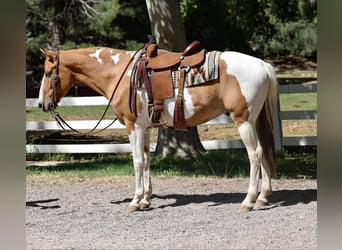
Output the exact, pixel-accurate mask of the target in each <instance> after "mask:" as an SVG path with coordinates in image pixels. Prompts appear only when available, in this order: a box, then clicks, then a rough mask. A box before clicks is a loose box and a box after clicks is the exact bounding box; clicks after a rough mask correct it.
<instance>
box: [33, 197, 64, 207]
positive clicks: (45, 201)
mask: <svg viewBox="0 0 342 250" xmlns="http://www.w3.org/2000/svg"><path fill="white" fill-rule="evenodd" d="M55 201H59V199H49V200H39V201H27V202H26V206H27V207H38V208H41V209H55V208H60V207H61V206H58V205H55V206H46V205H41V204H40V203H43V204H46V203H50V202H55Z"/></svg>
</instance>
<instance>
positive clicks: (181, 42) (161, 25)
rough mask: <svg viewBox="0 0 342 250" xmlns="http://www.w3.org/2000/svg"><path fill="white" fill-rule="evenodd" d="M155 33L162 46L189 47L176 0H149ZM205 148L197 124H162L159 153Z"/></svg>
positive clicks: (183, 154) (189, 153) (189, 154)
mask: <svg viewBox="0 0 342 250" xmlns="http://www.w3.org/2000/svg"><path fill="white" fill-rule="evenodd" d="M146 5H147V9H148V13H149V18H150V23H151V30H152V34H153V35H154V36H155V37H156V40H157V44H158V46H159V47H160V48H163V49H166V50H169V51H177V52H180V51H183V50H184V49H185V47H186V45H187V44H186V37H185V29H184V25H183V21H182V17H181V14H180V9H179V4H178V1H176V0H160V1H153V0H146ZM204 151H205V149H204V147H203V145H202V143H201V141H200V139H199V136H198V132H197V127H191V128H189V130H188V131H179V130H176V129H174V128H173V127H169V128H159V129H158V141H157V147H156V150H155V155H160V156H162V157H165V156H167V155H177V156H181V157H193V156H196V155H199V154H201V153H203V152H204Z"/></svg>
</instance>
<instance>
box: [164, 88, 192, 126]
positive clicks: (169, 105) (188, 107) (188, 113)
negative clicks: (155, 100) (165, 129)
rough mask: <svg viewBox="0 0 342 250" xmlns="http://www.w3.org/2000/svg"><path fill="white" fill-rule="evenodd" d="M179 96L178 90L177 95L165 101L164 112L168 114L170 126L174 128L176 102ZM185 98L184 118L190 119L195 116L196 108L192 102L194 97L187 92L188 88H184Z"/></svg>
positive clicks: (176, 90)
mask: <svg viewBox="0 0 342 250" xmlns="http://www.w3.org/2000/svg"><path fill="white" fill-rule="evenodd" d="M177 95H178V89H175V94H174V95H173V97H172V98H168V99H165V100H164V110H166V112H167V117H168V123H167V125H168V126H173V114H174V109H175V102H176V98H177ZM183 97H184V99H183V100H184V117H185V119H190V118H191V117H192V116H193V115H194V114H195V107H194V104H193V102H192V97H191V95H190V93H189V91H188V90H187V88H184V91H183Z"/></svg>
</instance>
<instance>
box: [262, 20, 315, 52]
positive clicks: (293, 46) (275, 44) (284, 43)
mask: <svg viewBox="0 0 342 250" xmlns="http://www.w3.org/2000/svg"><path fill="white" fill-rule="evenodd" d="M274 27H275V30H276V32H275V34H274V35H273V37H272V38H271V39H270V40H269V43H268V44H266V45H265V54H267V55H277V56H278V55H289V54H291V55H299V56H305V57H312V56H315V55H316V53H317V30H316V25H315V24H314V23H309V22H307V21H304V20H300V21H289V22H285V23H283V22H279V21H277V22H275V23H274Z"/></svg>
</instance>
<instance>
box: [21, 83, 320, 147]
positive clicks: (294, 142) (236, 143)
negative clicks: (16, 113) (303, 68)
mask: <svg viewBox="0 0 342 250" xmlns="http://www.w3.org/2000/svg"><path fill="white" fill-rule="evenodd" d="M307 92H317V84H316V82H315V83H313V82H308V83H301V84H286V85H279V86H278V97H279V94H292V93H307ZM107 102H108V101H107V99H105V98H104V97H102V96H92V97H64V98H63V99H62V101H61V102H60V104H59V106H91V105H94V106H98V105H104V106H105V105H107ZM36 106H37V99H35V98H28V99H26V107H36ZM279 107H280V104H279V98H278V102H277V105H276V109H275V117H276V119H275V143H276V149H277V151H279V150H282V149H283V148H284V147H289V146H315V145H317V136H298V137H284V136H283V128H282V121H284V120H304V119H314V120H315V119H317V111H316V110H303V111H280V110H279ZM97 122H98V121H96V120H79V121H68V123H69V124H70V125H71V126H72V127H73V128H75V129H77V130H79V129H91V128H93V127H94V126H95V124H96V123H97ZM110 122H112V121H111V120H103V121H102V122H101V123H100V125H99V126H98V128H99V129H101V128H103V127H105V126H107V125H108V124H109V123H110ZM227 122H228V123H231V122H232V120H231V119H230V117H228V116H226V115H220V116H218V117H216V118H215V119H213V120H211V121H209V122H207V123H206V124H220V123H227ZM109 128H111V129H118V128H124V126H123V125H121V124H120V123H119V122H118V121H116V122H115V123H114V124H113V125H111V126H110V127H109ZM61 129H62V128H60V127H59V126H58V125H57V123H56V122H55V121H33V122H32V121H28V122H26V130H27V131H29V130H61ZM202 144H203V146H204V148H205V149H207V150H215V149H231V148H244V145H243V143H242V141H241V140H213V141H202ZM155 148H156V143H151V147H150V151H151V152H153V151H154V150H155ZM26 152H27V153H129V152H131V147H130V144H49V145H45V144H39V145H38V144H34V145H32V144H28V145H26Z"/></svg>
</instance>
